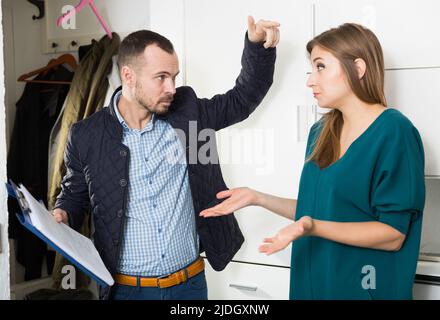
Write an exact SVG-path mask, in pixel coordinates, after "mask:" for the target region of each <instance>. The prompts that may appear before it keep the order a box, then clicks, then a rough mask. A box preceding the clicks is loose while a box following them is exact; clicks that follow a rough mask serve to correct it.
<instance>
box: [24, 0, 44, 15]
mask: <svg viewBox="0 0 440 320" xmlns="http://www.w3.org/2000/svg"><path fill="white" fill-rule="evenodd" d="M28 2H30V3H31V4H33V5H34V6H37V8H38V12H39V13H38V16H36V15H35V14H34V15H33V16H32V20H39V19H43V18H44V0H28Z"/></svg>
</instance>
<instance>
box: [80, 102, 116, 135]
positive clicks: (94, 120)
mask: <svg viewBox="0 0 440 320" xmlns="http://www.w3.org/2000/svg"><path fill="white" fill-rule="evenodd" d="M107 114H108V108H107V107H104V108H102V109H101V110H100V111H98V112H95V113H94V114H92V115H90V116H89V117H87V118H85V119H82V120H79V121H77V122H75V123H74V124H73V125H72V130H74V131H75V132H77V133H86V132H88V131H90V130H96V129H97V128H99V127H104V118H105V117H106V116H107Z"/></svg>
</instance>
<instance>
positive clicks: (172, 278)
mask: <svg viewBox="0 0 440 320" xmlns="http://www.w3.org/2000/svg"><path fill="white" fill-rule="evenodd" d="M204 269H205V262H204V261H203V258H202V257H200V258H198V259H197V260H196V261H195V262H193V263H192V264H190V265H189V266H188V267H186V268H184V269H181V270H179V271H177V272H175V273H172V274H170V275H167V276H164V277H159V278H145V277H140V278H139V282H140V283H139V286H141V287H159V288H168V287H172V286H176V285H178V284H181V283H182V282H185V281H186V280H188V279H189V278H192V277H194V276H195V275H197V274H199V273H200V272H202V271H203V270H204ZM114 279H115V282H116V283H118V284H122V285H125V286H134V287H136V286H137V281H138V277H135V276H127V275H125V274H116V275H115V276H114Z"/></svg>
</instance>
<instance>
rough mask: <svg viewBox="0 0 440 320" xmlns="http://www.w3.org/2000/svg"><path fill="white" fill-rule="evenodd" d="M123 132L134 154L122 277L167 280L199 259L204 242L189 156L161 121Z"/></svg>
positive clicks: (126, 126) (130, 168)
mask: <svg viewBox="0 0 440 320" xmlns="http://www.w3.org/2000/svg"><path fill="white" fill-rule="evenodd" d="M120 96H121V92H119V93H118V95H117V96H116V97H115V100H114V101H115V112H116V115H117V117H118V120H119V122H120V123H121V124H122V127H123V139H122V143H123V144H124V145H126V146H127V147H128V148H129V149H130V165H129V180H128V181H129V183H128V203H127V210H126V219H125V225H124V237H123V241H122V244H121V245H122V248H121V254H120V258H119V267H118V272H119V273H122V274H128V275H138V276H163V275H167V274H169V273H173V272H175V271H177V270H179V269H182V268H183V267H185V266H186V265H188V264H189V263H191V262H192V261H194V260H195V259H197V257H198V256H199V238H198V235H197V231H196V226H195V217H194V207H193V200H192V196H191V190H190V186H189V181H188V168H187V164H186V158H185V152H184V151H185V150H184V147H183V146H182V143H181V142H180V140H179V138H178V136H177V134H176V132H175V131H174V129H173V128H172V127H171V125H170V124H169V123H167V122H165V121H162V120H160V119H157V118H156V117H155V116H154V115H153V117H152V120H150V122H149V123H148V124H147V126H146V127H145V128H143V129H142V130H138V129H131V128H129V127H128V125H127V124H126V122H125V121H124V119H123V118H122V116H121V114H120V113H119V110H118V107H117V104H118V102H119V98H120Z"/></svg>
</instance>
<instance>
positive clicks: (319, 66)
mask: <svg viewBox="0 0 440 320" xmlns="http://www.w3.org/2000/svg"><path fill="white" fill-rule="evenodd" d="M316 68H317V69H318V71H321V70H323V69H325V66H324V65H323V64H322V63H319V64H318V65H316Z"/></svg>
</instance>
